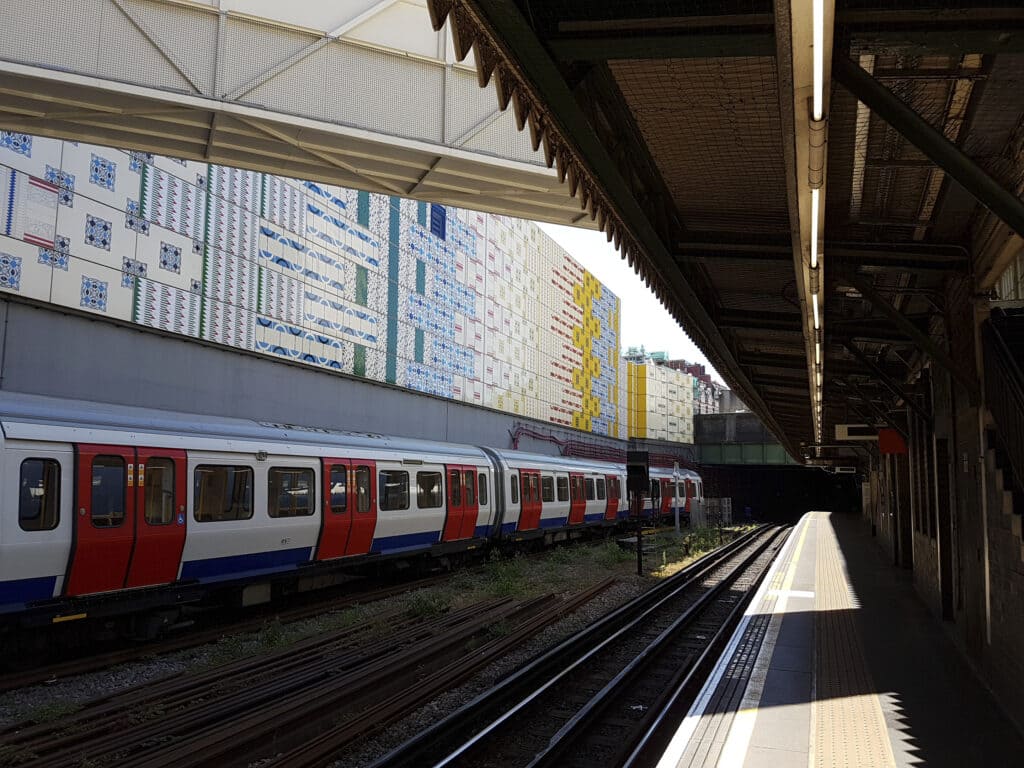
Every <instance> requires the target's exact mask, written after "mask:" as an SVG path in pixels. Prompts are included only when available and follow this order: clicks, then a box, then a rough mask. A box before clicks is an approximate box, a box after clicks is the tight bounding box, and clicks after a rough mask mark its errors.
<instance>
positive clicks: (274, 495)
mask: <svg viewBox="0 0 1024 768" xmlns="http://www.w3.org/2000/svg"><path fill="white" fill-rule="evenodd" d="M313 501H314V499H313V470H312V469H299V468H297V467H296V468H291V467H271V468H270V471H269V472H268V473H267V514H268V515H270V517H306V516H307V515H312V514H313V510H314V508H315V507H314V503H313Z"/></svg>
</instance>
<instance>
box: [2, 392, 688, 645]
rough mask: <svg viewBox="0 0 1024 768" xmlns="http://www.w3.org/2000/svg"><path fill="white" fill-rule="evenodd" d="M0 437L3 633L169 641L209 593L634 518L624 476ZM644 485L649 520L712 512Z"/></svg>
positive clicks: (231, 443)
mask: <svg viewBox="0 0 1024 768" xmlns="http://www.w3.org/2000/svg"><path fill="white" fill-rule="evenodd" d="M0 431H2V434H0V504H2V507H0V508H2V509H3V510H4V512H3V514H2V516H0V627H3V628H9V627H11V626H17V627H30V626H41V625H49V624H58V623H63V622H69V621H75V620H79V619H86V618H91V619H108V618H110V617H117V616H126V615H132V616H139V615H142V616H147V617H149V618H150V619H158V620H159V622H161V623H164V624H166V623H168V622H170V621H172V620H173V618H174V617H175V616H176V615H177V612H178V611H179V609H180V607H181V606H183V605H186V604H188V603H194V602H198V601H200V600H204V599H206V598H207V597H208V596H209V595H211V594H212V593H214V592H221V593H223V592H225V591H228V590H230V593H231V594H232V595H233V599H234V598H237V600H239V601H240V602H241V604H242V605H252V604H258V603H263V602H268V601H269V600H271V599H272V596H273V595H274V594H277V593H279V592H280V591H282V590H293V591H306V590H311V589H315V588H320V587H325V586H329V585H331V584H335V583H338V582H339V581H340V580H342V579H343V578H350V576H346V574H350V573H351V571H352V570H353V569H359V568H363V567H366V566H368V565H379V564H381V563H384V562H392V563H401V564H408V563H410V562H414V561H417V560H423V559H426V560H428V561H430V562H433V563H440V564H443V565H445V566H447V565H449V564H450V562H451V561H454V560H457V559H460V558H462V557H465V556H467V555H468V554H470V553H479V552H480V551H484V550H486V549H487V548H490V547H495V546H505V547H517V546H519V547H527V546H537V545H542V544H551V543H553V542H556V541H561V540H566V539H569V538H575V537H578V536H580V535H582V534H583V533H585V532H587V531H593V530H594V529H597V528H603V527H607V526H615V525H618V524H620V523H622V522H623V521H624V520H626V519H627V518H628V517H629V507H628V501H627V498H626V492H625V491H626V467H625V465H624V464H619V463H614V462H605V461H592V460H588V459H581V458H569V457H560V456H548V455H542V454H534V453H526V452H521V451H516V450H505V449H499V448H492V447H486V446H472V445H459V444H453V443H448V442H442V441H433V440H423V439H410V438H401V437H391V436H385V435H377V434H365V433H354V432H346V431H342V430H333V429H323V428H316V427H304V426H299V425H293V424H280V423H267V422H258V421H250V420H245V419H234V418H220V417H213V416H206V415H194V414H184V413H177V412H171V411H163V410H155V409H148V408H140V407H132V406H121V405H113V404H104V403H95V402H84V401H72V400H62V399H55V398H50V397H46V396H41V395H30V394H19V393H2V394H0ZM650 475H651V479H650V483H651V487H650V492H649V493H648V494H646V498H645V500H644V502H643V514H644V516H647V517H652V516H653V517H659V516H662V515H669V514H671V512H672V510H673V508H674V507H675V506H678V507H679V510H680V512H681V514H682V515H683V517H684V518H685V517H688V516H689V515H690V514H691V513H692V512H693V511H695V510H696V509H697V507H698V505H700V504H701V503H702V500H703V484H702V482H701V478H700V475H699V474H697V473H696V472H694V471H692V470H688V469H685V470H681V472H680V478H679V480H678V482H676V478H675V477H674V476H673V472H672V470H670V469H655V468H652V470H651V472H650ZM677 487H678V489H679V492H678V495H677V493H676V488H677ZM15 506H16V507H17V510H18V512H17V515H15V514H14V509H13V508H14V507H15Z"/></svg>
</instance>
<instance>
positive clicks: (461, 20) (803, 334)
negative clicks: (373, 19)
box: [428, 0, 1024, 456]
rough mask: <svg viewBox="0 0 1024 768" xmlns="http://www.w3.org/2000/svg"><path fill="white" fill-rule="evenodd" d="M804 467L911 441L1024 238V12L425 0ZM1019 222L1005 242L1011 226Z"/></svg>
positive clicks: (954, 7)
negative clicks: (869, 433)
mask: <svg viewBox="0 0 1024 768" xmlns="http://www.w3.org/2000/svg"><path fill="white" fill-rule="evenodd" d="M428 7H429V10H430V13H431V18H432V21H433V23H434V25H435V27H437V28H440V26H441V25H442V24H444V23H445V22H446V21H448V22H450V23H451V24H452V29H453V36H454V39H455V47H456V52H457V54H458V55H459V56H463V55H467V54H469V53H470V52H471V51H472V53H473V54H474V60H475V62H476V65H477V68H478V73H479V79H480V83H481V85H484V84H487V83H490V82H495V85H496V88H497V92H498V99H499V104H500V106H501V107H502V108H508V109H512V110H514V112H515V115H516V119H517V121H518V125H519V126H520V127H521V128H522V129H523V130H527V131H529V133H530V136H531V138H532V140H533V142H534V145H535V146H536V147H542V148H543V150H544V153H545V156H546V159H547V161H548V163H549V164H550V165H552V166H554V167H556V168H557V169H558V172H559V175H561V176H563V177H564V178H565V179H567V181H568V183H569V184H570V187H571V190H572V192H573V194H574V195H575V197H576V199H577V200H578V202H579V205H580V207H581V210H583V211H585V212H586V213H587V214H588V215H589V216H590V218H591V219H592V221H593V223H594V224H596V225H597V226H598V227H599V228H600V229H602V230H604V231H605V232H606V233H607V234H608V237H609V239H611V240H612V241H614V242H615V243H616V245H618V246H619V247H620V249H621V251H622V254H623V256H624V258H627V259H628V260H629V261H630V263H631V264H632V265H633V267H634V268H635V269H636V271H637V272H638V273H639V274H640V276H641V277H642V278H643V279H644V280H645V281H646V282H647V283H648V284H649V285H650V287H651V288H652V289H653V291H654V293H655V294H656V295H657V296H658V297H659V298H660V300H661V301H662V303H664V304H665V306H666V307H667V308H668V310H669V311H670V312H671V313H672V315H673V316H674V317H675V318H676V319H677V320H678V321H679V322H680V324H681V325H682V326H683V327H684V328H685V330H686V331H687V332H688V333H689V334H690V335H691V336H692V337H693V338H694V340H695V341H696V342H697V344H698V345H699V346H700V347H701V349H702V350H703V351H704V352H705V354H706V355H707V356H708V358H709V360H710V361H711V362H712V363H713V365H714V366H715V367H716V369H717V370H718V371H719V372H720V373H721V374H722V376H723V377H724V378H725V379H726V381H727V382H728V383H729V385H730V386H731V387H732V388H733V389H734V390H735V391H736V392H737V393H738V394H739V396H740V397H741V398H742V399H743V400H744V402H746V403H747V404H748V405H749V406H750V407H751V409H752V410H753V411H754V412H755V413H757V414H758V415H759V416H760V417H761V418H762V420H763V421H764V422H765V424H766V425H767V426H768V427H769V428H770V429H771V430H772V431H773V432H774V433H775V434H776V435H777V437H778V438H779V439H780V441H781V442H782V443H783V445H784V446H785V447H786V449H787V450H788V451H789V452H790V453H791V454H792V455H794V456H808V455H811V456H813V455H814V453H815V451H814V449H813V446H816V445H821V444H823V443H828V442H830V440H829V437H830V435H834V427H835V425H836V424H837V423H851V422H859V423H869V424H876V425H880V426H884V425H889V426H892V427H895V428H897V429H899V430H900V431H903V432H905V431H906V429H907V421H906V414H907V409H908V408H909V409H910V413H911V414H913V412H915V411H920V410H923V409H922V403H921V395H920V391H921V390H920V389H919V388H917V389H915V387H918V384H917V383H916V382H919V380H920V379H921V376H922V371H923V370H924V369H925V367H926V366H927V365H928V364H931V365H932V366H939V367H941V368H942V369H943V370H946V371H948V372H949V374H950V375H951V376H952V377H953V378H954V379H955V380H956V381H958V382H960V383H961V384H962V385H963V386H964V387H965V388H967V390H968V391H969V392H971V393H972V396H973V395H974V394H976V387H977V385H976V383H975V382H974V381H973V370H974V369H973V364H969V363H964V361H959V362H958V361H954V360H951V359H950V355H949V353H948V340H949V337H950V335H951V334H956V333H958V332H964V330H965V329H969V328H971V327H973V326H972V324H971V323H970V322H969V317H968V318H966V319H965V318H964V317H961V316H960V315H962V313H963V312H970V311H971V310H970V306H971V296H972V293H973V294H976V293H978V292H984V291H987V290H990V289H991V287H992V286H993V285H994V284H995V282H996V280H997V279H998V277H999V275H1000V273H1001V272H1002V270H1003V269H1005V267H1006V265H1007V264H1008V263H1009V260H1010V259H1012V258H1015V257H1016V255H1017V254H1018V253H1019V252H1020V249H1021V240H1020V237H1019V234H1020V233H1021V232H1022V231H1024V209H1022V205H1021V200H1020V196H1021V189H1022V185H1024V154H1022V153H1024V126H1022V119H1021V118H1022V111H1024V82H1022V75H1024V8H1022V7H1021V6H1020V4H1019V3H1017V2H1013V3H1011V2H1008V1H1007V2H1003V3H1002V4H1000V3H996V2H980V3H978V2H964V1H963V0H961V1H960V2H954V1H952V0H949V1H946V0H928V1H926V2H893V1H891V0H890V2H879V0H834V2H833V0H820V1H819V0H793V1H792V2H784V1H782V2H775V3H773V2H770V1H766V0H682V1H676V2H669V1H662V2H658V1H655V0H650V1H645V0H625V1H620V0H616V1H615V2H609V1H604V2H602V1H600V0H598V1H596V2H595V0H545V2H531V1H529V0H428ZM1015 233H1016V234H1015Z"/></svg>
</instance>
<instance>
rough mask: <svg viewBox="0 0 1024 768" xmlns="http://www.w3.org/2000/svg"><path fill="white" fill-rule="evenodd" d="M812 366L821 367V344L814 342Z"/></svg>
mask: <svg viewBox="0 0 1024 768" xmlns="http://www.w3.org/2000/svg"><path fill="white" fill-rule="evenodd" d="M814 364H815V365H821V342H820V341H816V342H814Z"/></svg>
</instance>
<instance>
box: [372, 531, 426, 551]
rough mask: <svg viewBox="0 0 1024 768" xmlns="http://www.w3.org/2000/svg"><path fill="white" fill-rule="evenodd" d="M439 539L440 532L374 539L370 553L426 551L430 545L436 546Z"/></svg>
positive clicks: (404, 534)
mask: <svg viewBox="0 0 1024 768" xmlns="http://www.w3.org/2000/svg"><path fill="white" fill-rule="evenodd" d="M440 538H441V532H440V531H422V532H420V533H403V534H401V535H399V536H385V537H384V538H382V539H374V540H373V546H372V547H370V551H371V552H379V553H380V554H382V555H387V554H392V553H394V552H407V551H409V550H411V549H426V548H427V547H429V546H431V545H432V544H436V543H437V542H438V541H439V540H440Z"/></svg>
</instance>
